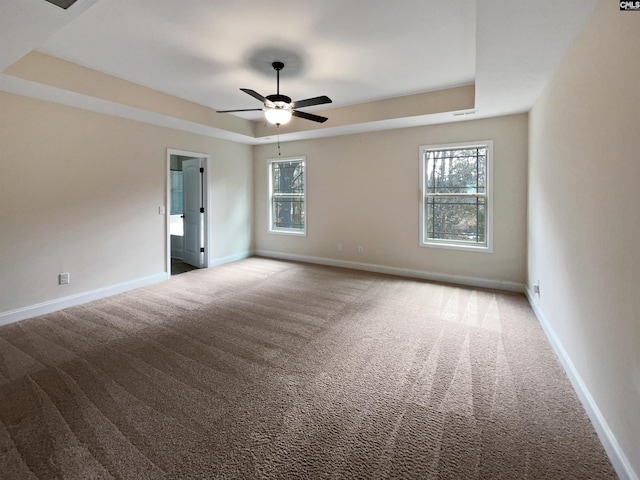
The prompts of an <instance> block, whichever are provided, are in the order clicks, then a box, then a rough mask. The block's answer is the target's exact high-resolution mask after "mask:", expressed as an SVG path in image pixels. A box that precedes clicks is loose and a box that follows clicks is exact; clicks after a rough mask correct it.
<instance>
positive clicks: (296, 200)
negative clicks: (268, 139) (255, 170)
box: [269, 157, 306, 235]
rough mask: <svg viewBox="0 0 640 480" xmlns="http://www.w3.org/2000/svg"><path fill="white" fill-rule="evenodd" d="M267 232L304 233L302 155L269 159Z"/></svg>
mask: <svg viewBox="0 0 640 480" xmlns="http://www.w3.org/2000/svg"><path fill="white" fill-rule="evenodd" d="M269 231H271V232H277V233H290V234H296V235H304V234H306V172H305V158H304V157H297V158H288V159H283V160H270V161H269Z"/></svg>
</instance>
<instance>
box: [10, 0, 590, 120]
mask: <svg viewBox="0 0 640 480" xmlns="http://www.w3.org/2000/svg"><path fill="white" fill-rule="evenodd" d="M595 1H596V0H563V1H562V2H558V1H557V0H536V1H530V0H529V1H525V0H394V1H389V0H323V1H320V0H315V1H310V0H233V1H229V0H179V1H177V0H79V1H78V2H77V3H76V4H75V5H73V6H72V7H71V8H69V9H68V10H66V11H65V10H62V9H60V8H58V7H55V6H53V5H51V4H49V3H47V2H45V1H44V0H0V42H1V45H2V48H0V71H3V70H4V69H6V68H7V67H8V66H10V65H11V64H12V63H14V62H15V61H17V60H19V59H20V58H21V57H22V56H23V55H25V54H27V53H28V52H29V51H31V50H38V51H41V52H43V53H46V54H49V55H52V56H55V57H58V58H62V59H64V60H68V61H71V62H73V63H76V64H79V65H82V66H86V67H89V68H92V69H95V70H98V71H101V72H104V73H108V74H111V75H113V76H116V77H119V78H122V79H126V80H129V81H132V82H135V83H138V84H141V85H144V86H147V87H151V88H153V89H156V90H159V91H162V92H165V93H169V94H173V95H175V96H178V97H181V98H184V99H187V100H190V101H193V102H196V103H199V104H202V105H205V106H208V107H211V108H213V109H216V110H226V109H234V108H259V107H261V104H260V102H258V101H257V100H255V99H253V98H252V97H250V96H249V95H247V94H245V93H243V92H241V91H240V90H239V88H240V87H243V88H250V89H253V90H256V91H257V92H259V93H261V94H263V95H268V94H271V93H275V87H276V81H275V72H274V71H273V70H272V68H271V63H272V62H273V61H274V60H280V61H283V62H284V63H285V69H284V70H283V71H282V73H281V80H280V85H281V93H284V94H286V95H289V96H290V97H292V98H293V99H294V100H299V99H303V98H308V97H313V96H318V95H328V96H329V97H331V98H332V99H333V102H334V103H333V105H331V107H332V108H334V107H340V106H346V105H352V104H358V103H363V102H367V101H372V100H380V99H386V98H392V97H397V96H402V95H408V94H415V93H422V92H428V91H432V90H438V89H443V88H447V87H453V86H461V85H469V84H474V83H475V85H476V109H477V116H480V117H486V116H494V115H501V114H509V113H516V112H523V111H527V110H529V109H530V107H531V105H532V104H533V102H534V101H535V99H536V98H537V96H538V95H539V93H540V92H541V90H542V88H544V86H545V85H546V83H547V81H548V80H549V78H550V76H551V75H552V73H553V71H554V69H555V68H556V67H557V65H558V64H559V63H560V61H561V59H562V57H563V55H564V54H565V52H566V50H567V48H568V47H569V46H570V44H571V42H572V41H573V39H574V38H575V36H576V35H577V32H578V31H579V29H580V28H581V27H582V25H583V23H584V21H585V20H586V18H587V17H588V15H589V14H590V12H591V10H592V8H593V6H594V4H595ZM0 88H2V82H0ZM322 108H323V107H313V108H307V109H305V110H306V111H315V110H319V109H322ZM242 115H244V116H245V118H251V119H256V118H258V117H256V116H255V115H253V114H242ZM476 118H477V117H476ZM415 121H416V120H415V119H413V122H414V123H415ZM438 121H441V120H438ZM425 122H426V123H428V120H427V119H425ZM396 126H397V124H396Z"/></svg>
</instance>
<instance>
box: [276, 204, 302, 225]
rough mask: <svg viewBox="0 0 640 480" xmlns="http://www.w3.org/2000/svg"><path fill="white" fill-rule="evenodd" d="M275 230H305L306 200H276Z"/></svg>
mask: <svg viewBox="0 0 640 480" xmlns="http://www.w3.org/2000/svg"><path fill="white" fill-rule="evenodd" d="M273 228H292V229H298V230H304V199H303V198H301V197H278V198H274V199H273Z"/></svg>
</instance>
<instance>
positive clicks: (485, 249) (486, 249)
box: [420, 242, 493, 253]
mask: <svg viewBox="0 0 640 480" xmlns="http://www.w3.org/2000/svg"><path fill="white" fill-rule="evenodd" d="M420 246H421V247H427V248H443V249H447V250H463V251H466V252H476V253H493V247H492V246H491V245H487V246H480V245H478V246H476V245H464V244H458V243H436V242H433V243H424V242H420Z"/></svg>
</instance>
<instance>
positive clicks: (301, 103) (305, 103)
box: [291, 95, 331, 108]
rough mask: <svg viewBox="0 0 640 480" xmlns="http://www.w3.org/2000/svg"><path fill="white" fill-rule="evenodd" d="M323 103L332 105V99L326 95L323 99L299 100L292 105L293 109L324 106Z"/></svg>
mask: <svg viewBox="0 0 640 480" xmlns="http://www.w3.org/2000/svg"><path fill="white" fill-rule="evenodd" d="M323 103H331V99H330V98H329V97H327V96H326V95H322V96H321V97H313V98H307V99H306V100H298V101H297V102H293V103H292V104H291V108H302V107H312V106H313V105H322V104H323Z"/></svg>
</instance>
